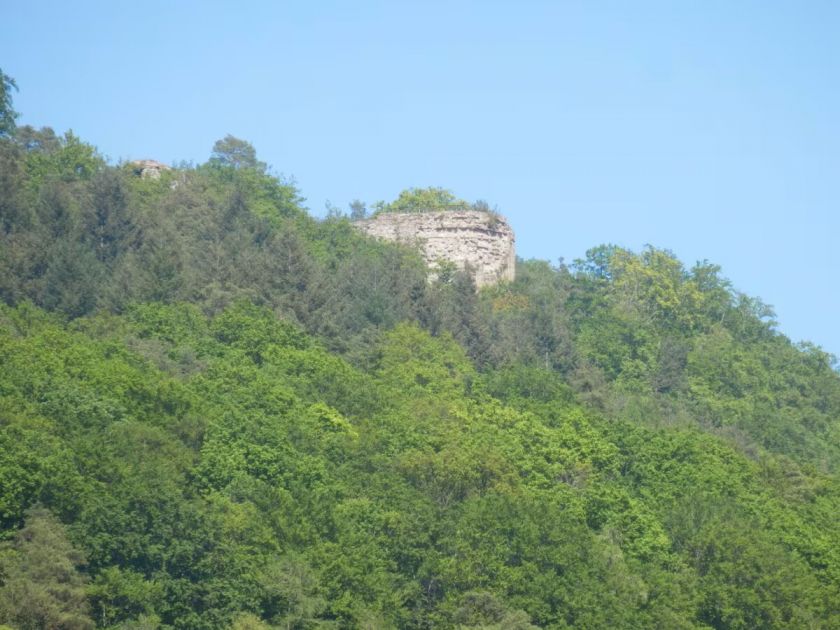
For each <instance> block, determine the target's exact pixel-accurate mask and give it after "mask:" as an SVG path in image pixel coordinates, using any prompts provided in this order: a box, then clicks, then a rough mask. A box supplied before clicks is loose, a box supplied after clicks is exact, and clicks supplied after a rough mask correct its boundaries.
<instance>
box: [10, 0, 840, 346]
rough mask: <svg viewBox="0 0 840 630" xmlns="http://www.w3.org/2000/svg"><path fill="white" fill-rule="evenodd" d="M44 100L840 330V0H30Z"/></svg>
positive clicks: (177, 148) (305, 179) (307, 183)
mask: <svg viewBox="0 0 840 630" xmlns="http://www.w3.org/2000/svg"><path fill="white" fill-rule="evenodd" d="M4 4H5V6H4V8H3V11H2V13H3V21H4V26H3V29H2V36H0V68H2V69H3V71H4V72H5V73H6V74H8V75H10V76H12V77H14V78H15V79H16V80H17V82H18V85H19V88H20V92H19V93H18V94H17V95H16V96H15V106H16V109H18V110H19V111H20V112H21V113H22V118H21V120H20V121H19V123H21V124H32V125H36V126H40V125H50V126H52V127H53V128H54V129H56V130H57V131H64V130H66V129H71V128H72V129H73V130H74V131H75V132H76V133H77V134H78V135H79V136H81V138H82V139H84V140H86V141H87V142H90V143H92V144H94V145H96V146H97V147H99V149H100V151H101V152H102V153H103V154H105V155H106V156H108V157H109V158H111V159H112V160H115V161H116V160H119V159H135V158H154V159H158V160H161V161H164V162H180V161H182V160H186V161H192V162H196V163H199V162H204V161H205V160H206V159H207V158H208V156H209V153H210V149H211V147H212V145H213V143H214V141H215V140H217V139H218V138H221V137H223V136H224V135H226V134H228V133H230V134H233V135H235V136H238V137H241V138H244V139H246V140H249V141H250V142H251V143H253V144H254V146H256V148H257V153H258V156H259V157H260V158H261V159H262V160H263V161H266V162H268V163H269V164H271V165H272V167H273V168H274V171H275V172H277V173H282V174H284V175H286V176H290V177H293V178H294V179H295V180H296V182H297V184H298V186H299V188H300V189H301V192H302V194H303V196H305V197H306V198H307V200H308V202H307V203H308V206H309V208H310V209H311V211H312V212H313V213H314V214H316V215H323V214H324V208H325V204H326V202H327V201H330V202H331V203H332V204H333V205H335V206H338V207H340V208H346V206H347V204H348V203H349V202H350V201H351V200H353V199H356V198H358V199H361V200H363V201H366V202H368V204H370V203H372V202H375V201H377V200H390V199H393V198H394V197H396V195H397V194H398V193H399V191H400V190H402V189H404V188H407V187H413V186H443V187H445V188H449V189H451V190H452V191H453V192H454V193H455V194H456V195H458V196H459V197H463V198H466V199H468V200H470V201H474V200H476V199H484V200H486V201H488V202H489V203H490V204H491V205H496V206H498V208H499V210H501V211H502V212H503V213H504V214H505V215H506V216H507V217H508V218H509V220H510V222H511V224H512V225H513V227H514V229H515V231H516V234H517V249H518V253H519V255H520V256H522V257H525V258H541V259H546V260H551V261H552V262H556V261H557V259H558V258H560V257H563V258H565V259H566V260H567V261H570V260H572V259H574V258H578V257H581V256H583V254H584V252H585V251H586V250H587V249H588V248H590V247H593V246H595V245H598V244H601V243H615V244H618V245H622V246H625V247H629V248H631V249H633V250H637V251H638V250H639V249H641V248H642V247H643V246H644V245H645V244H647V243H649V244H652V245H654V246H656V247H662V248H667V249H670V250H672V251H673V252H674V253H675V254H676V255H677V256H678V257H679V258H680V259H681V260H682V261H683V262H684V263H686V265H688V266H691V265H692V264H693V263H694V262H696V261H697V260H700V259H709V260H710V261H711V262H714V263H717V264H719V265H721V266H722V267H723V273H724V275H725V276H727V277H728V278H729V279H730V280H732V282H733V284H734V285H735V287H736V288H737V289H739V290H741V291H743V292H745V293H748V294H750V295H753V296H758V297H761V298H762V299H763V300H764V301H765V302H767V303H769V304H772V305H774V307H775V309H776V312H777V314H778V319H779V320H780V322H781V326H780V328H781V330H782V331H783V332H785V333H786V334H787V335H789V336H790V337H791V338H793V339H794V340H811V341H813V342H815V343H817V344H820V345H821V346H823V347H824V348H825V349H826V350H828V351H830V352H833V353H835V354H840V326H838V320H840V291H838V275H840V263H839V262H838V251H837V250H838V243H837V238H838V234H840V218H838V217H839V216H840V213H838V199H840V195H838V193H840V35H838V34H840V2H835V1H826V2H819V1H802V0H799V1H790V2H775V1H767V0H762V1H749V0H743V1H732V0H725V1H713V0H704V1H702V2H697V1H691V0H671V1H667V2H645V1H639V2H630V1H623V0H622V1H615V2H610V1H600V2H599V1H586V2H561V1H555V2H491V1H482V2H455V1H449V2H428V1H427V2H416V3H413V2H397V1H394V2H362V1H357V2H327V1H319V2H297V3H288V2H240V3H234V2H232V1H231V2H211V1H202V2H186V1H184V2H164V1H158V0H143V1H142V2H126V1H113V0H109V1H102V2H90V1H85V0H76V1H75V2H58V1H56V2H37V1H35V0H31V1H29V2H6V3H4Z"/></svg>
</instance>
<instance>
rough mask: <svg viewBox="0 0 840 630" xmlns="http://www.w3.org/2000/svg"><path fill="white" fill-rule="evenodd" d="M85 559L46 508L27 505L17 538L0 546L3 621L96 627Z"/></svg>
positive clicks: (28, 628)
mask: <svg viewBox="0 0 840 630" xmlns="http://www.w3.org/2000/svg"><path fill="white" fill-rule="evenodd" d="M83 564H84V555H83V554H82V553H81V552H80V551H79V550H77V549H75V548H74V547H73V546H72V545H71V543H70V541H69V540H68V539H67V535H66V533H65V531H64V528H63V526H62V524H61V523H60V522H59V521H58V520H57V519H56V518H55V517H54V516H53V515H52V514H50V512H49V511H48V510H46V509H44V508H42V507H33V508H32V509H30V510H28V511H27V514H26V524H25V525H24V527H23V529H21V530H20V532H18V534H17V536H16V538H15V541H14V543H13V544H12V545H10V546H7V547H6V548H3V549H0V575H2V576H3V584H2V587H0V622H6V623H8V624H10V625H12V626H14V627H15V628H19V629H21V630H36V629H41V628H66V629H67V630H86V629H88V628H93V627H94V623H93V621H92V620H91V618H90V616H89V614H88V602H87V598H86V596H85V576H84V574H82V573H81V572H79V567H80V566H81V565H83Z"/></svg>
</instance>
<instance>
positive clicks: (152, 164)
mask: <svg viewBox="0 0 840 630" xmlns="http://www.w3.org/2000/svg"><path fill="white" fill-rule="evenodd" d="M129 164H130V165H131V168H132V169H133V171H134V174H135V175H137V176H138V177H140V178H142V179H160V174H161V173H163V172H164V171H171V170H172V167H171V166H167V165H166V164H164V163H163V162H158V161H156V160H134V161H133V162H129Z"/></svg>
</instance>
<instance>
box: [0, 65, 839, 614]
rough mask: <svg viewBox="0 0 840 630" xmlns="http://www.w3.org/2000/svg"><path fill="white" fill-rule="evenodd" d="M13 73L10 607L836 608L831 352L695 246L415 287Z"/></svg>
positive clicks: (242, 160) (344, 238)
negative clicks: (166, 163)
mask: <svg viewBox="0 0 840 630" xmlns="http://www.w3.org/2000/svg"><path fill="white" fill-rule="evenodd" d="M2 81H4V75H2V73H0V82H2ZM12 88H13V86H12V85H11V83H9V82H8V78H7V77H6V78H5V82H4V85H3V90H4V91H3V94H4V99H3V103H2V107H3V109H4V111H3V115H2V116H0V123H2V124H0V298H2V303H3V304H2V305H0V627H2V625H3V624H6V625H7V626H8V627H11V628H26V629H29V628H68V629H69V628H72V629H81V628H94V627H96V628H121V629H125V630H127V629H135V630H139V629H144V630H145V629H152V628H179V629H205V628H206V629H211V628H229V627H232V628H237V629H239V630H245V629H260V628H286V629H292V628H295V629H302V628H371V629H373V628H415V629H420V628H498V629H502V628H505V629H525V628H534V627H537V628H674V629H677V628H732V629H736V628H738V629H747V628H840V519H838V514H840V481H839V478H838V474H840V377H838V373H837V372H836V371H835V369H834V367H833V358H832V357H830V356H829V355H827V354H826V353H824V352H823V351H821V350H820V349H819V348H817V347H814V346H812V345H809V344H799V345H797V344H794V343H792V342H791V341H790V340H789V339H787V338H786V337H785V336H783V335H782V334H780V333H779V332H777V331H776V329H775V322H774V321H773V319H772V318H773V314H772V311H771V309H769V308H768V307H767V306H766V305H764V304H763V303H762V302H761V301H760V300H759V299H756V298H752V297H749V296H746V295H743V294H741V293H739V292H737V291H735V290H733V288H732V287H731V286H730V284H729V283H728V282H727V280H726V279H725V277H724V276H723V275H722V274H721V270H720V269H719V268H718V267H717V266H715V265H714V264H711V263H708V262H701V263H698V264H697V265H695V266H693V267H691V268H686V267H684V266H683V264H682V263H681V262H680V261H679V259H678V258H676V257H675V256H674V255H672V254H671V253H670V252H668V251H667V250H662V249H657V248H653V247H650V248H647V249H645V250H644V251H642V252H639V253H634V252H631V251H627V250H624V249H621V248H618V247H613V246H599V247H595V248H593V249H592V250H591V251H590V252H589V253H588V255H587V257H586V259H585V260H580V261H575V262H574V263H573V264H569V265H567V264H563V263H558V264H557V265H554V264H551V263H548V262H544V261H537V260H529V261H519V263H518V267H517V279H516V281H515V282H513V283H511V284H503V285H499V286H497V287H493V288H485V289H482V290H481V291H479V292H477V291H476V289H475V286H474V284H473V282H472V280H471V279H470V277H469V276H468V275H467V274H464V273H461V272H457V271H454V270H450V271H448V272H446V273H441V274H438V278H437V279H436V280H435V281H434V282H429V281H428V279H427V270H426V269H425V267H424V265H423V263H422V261H421V259H420V257H419V255H418V254H417V253H416V252H414V251H412V250H410V249H407V248H402V247H399V246H396V245H391V244H386V243H383V242H378V241H375V240H372V239H369V238H367V237H365V236H363V235H362V234H361V233H359V232H358V231H357V230H356V229H354V228H353V225H352V222H351V221H350V219H349V218H348V217H345V216H342V215H341V213H338V212H333V213H331V215H330V216H329V217H328V218H327V219H324V220H316V219H314V218H312V217H311V216H310V215H309V214H308V213H307V211H306V209H305V207H304V205H303V204H304V200H303V199H302V198H301V194H300V192H299V191H298V190H297V189H296V188H295V187H294V185H292V184H291V183H290V182H287V181H283V180H282V179H278V178H277V177H275V176H273V175H272V174H271V173H270V172H269V171H268V170H267V169H266V167H265V165H264V164H262V163H261V162H259V160H258V159H257V156H256V153H255V151H254V148H253V146H251V145H250V144H249V143H247V142H245V141H242V140H237V139H236V138H231V137H228V138H225V139H224V140H223V141H220V142H218V143H217V144H216V146H215V148H214V151H213V153H212V154H211V156H210V158H209V160H208V161H207V162H206V163H204V164H200V165H182V166H181V167H180V168H177V169H174V170H172V171H167V172H163V173H162V174H161V177H160V178H159V179H143V178H140V177H139V176H138V175H137V174H136V173H135V171H134V169H133V168H132V167H131V165H112V164H109V163H108V162H107V161H105V160H104V159H103V158H102V157H101V156H100V155H99V154H98V153H97V151H96V149H95V148H94V147H92V146H90V145H88V144H86V143H85V142H84V141H82V140H81V139H79V138H77V137H76V136H74V135H73V134H72V133H69V132H68V133H66V134H64V135H59V134H56V133H54V132H53V131H52V130H51V129H49V128H42V129H34V128H31V127H15V125H14V116H13V113H14V112H13V111H12V109H11V100H10V98H8V95H9V94H10V93H11V91H12ZM412 194H422V195H427V196H428V195H432V196H437V197H439V198H440V199H449V200H453V199H455V198H454V197H452V196H451V195H450V194H449V193H446V192H445V191H435V190H434V189H425V190H421V191H415V192H414V193H412V192H411V191H408V192H406V193H405V194H404V195H403V196H401V197H400V199H399V200H397V202H393V204H392V206H393V207H397V206H398V207H400V208H402V207H406V208H415V207H416V206H417V204H418V203H422V202H423V199H416V198H412ZM459 203H460V202H459ZM394 204H395V205H394ZM479 205H480V206H481V205H486V204H479ZM380 208H381V209H382V210H384V211H387V210H388V209H389V206H388V205H387V204H380ZM354 210H356V211H358V207H357V208H355V209H354ZM357 214H358V212H357ZM511 218H512V220H513V222H514V223H515V217H511ZM561 253H562V252H558V254H561Z"/></svg>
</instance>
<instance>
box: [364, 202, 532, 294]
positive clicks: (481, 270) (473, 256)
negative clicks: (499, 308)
mask: <svg viewBox="0 0 840 630" xmlns="http://www.w3.org/2000/svg"><path fill="white" fill-rule="evenodd" d="M356 225H358V227H359V228H360V229H361V230H363V231H364V232H366V233H367V234H370V235H371V236H376V237H379V238H383V239H386V240H389V241H396V242H398V243H403V244H406V245H414V246H417V247H419V248H420V251H421V252H422V253H423V257H424V259H425V260H426V263H427V264H428V265H429V267H430V268H432V269H435V268H437V267H438V266H439V265H440V261H449V262H452V263H454V264H455V265H457V266H458V267H459V268H460V269H469V270H470V271H471V272H472V273H473V276H474V278H475V284H476V286H478V287H483V286H487V285H493V284H496V283H498V282H501V281H511V280H513V279H514V273H515V268H516V249H515V246H514V244H515V238H514V235H513V230H512V229H511V228H510V226H509V225H508V223H507V221H506V220H505V219H504V217H501V216H499V215H497V214H492V213H488V212H480V211H477V210H456V211H446V212H420V213H398V212H383V213H381V214H379V215H377V216H375V217H374V218H372V219H368V220H366V221H358V222H357V223H356Z"/></svg>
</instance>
